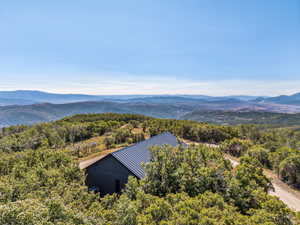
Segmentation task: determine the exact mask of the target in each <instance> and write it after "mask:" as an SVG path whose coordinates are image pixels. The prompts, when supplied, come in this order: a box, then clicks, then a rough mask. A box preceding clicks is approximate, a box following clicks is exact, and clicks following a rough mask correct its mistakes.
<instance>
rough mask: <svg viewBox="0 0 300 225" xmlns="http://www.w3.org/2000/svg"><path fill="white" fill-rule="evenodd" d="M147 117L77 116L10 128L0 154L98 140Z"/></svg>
mask: <svg viewBox="0 0 300 225" xmlns="http://www.w3.org/2000/svg"><path fill="white" fill-rule="evenodd" d="M147 119H148V118H147V117H144V116H139V115H130V114H111V113H108V114H91V115H78V116H74V117H69V118H65V119H63V120H60V121H56V122H50V123H42V124H37V125H34V126H13V127H8V128H3V129H2V130H1V132H0V151H4V152H11V151H23V150H26V149H39V148H53V149H55V148H61V147H64V146H66V145H67V144H72V143H76V142H80V141H83V140H86V139H89V138H91V137H94V136H101V135H103V134H105V133H107V132H110V131H112V130H114V129H117V128H120V127H121V126H123V125H124V124H127V122H128V121H131V122H132V124H136V123H138V122H139V121H141V120H147Z"/></svg>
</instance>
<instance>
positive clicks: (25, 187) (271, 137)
mask: <svg viewBox="0 0 300 225" xmlns="http://www.w3.org/2000/svg"><path fill="white" fill-rule="evenodd" d="M164 131H170V132H172V133H173V134H175V135H176V136H178V137H179V138H182V139H187V140H190V141H194V142H199V143H200V142H203V143H211V144H218V145H219V146H220V148H212V147H208V146H206V145H201V144H200V145H197V146H196V145H191V146H190V147H188V148H185V149H183V148H182V147H177V148H174V147H171V146H164V147H153V148H152V149H151V152H152V160H151V161H150V162H149V163H147V164H145V165H144V168H145V171H146V176H145V178H143V179H142V180H137V179H135V178H133V177H131V178H130V179H129V182H128V184H127V186H126V188H125V189H124V190H123V192H122V193H121V194H120V195H116V194H114V195H107V196H105V197H103V198H100V196H99V194H97V193H93V192H89V191H88V188H87V187H86V186H85V174H84V171H82V170H80V169H79V168H78V157H81V156H82V155H84V154H85V152H86V150H85V148H82V147H81V148H78V147H77V146H78V145H80V144H82V143H85V141H86V140H89V139H93V138H95V137H96V138H97V137H103V140H105V143H106V144H107V146H106V147H111V146H113V145H119V144H122V143H125V144H126V143H127V144H131V143H134V142H138V141H140V140H143V139H144V138H147V137H149V136H153V135H156V134H159V133H161V132H164ZM299 137H300V132H299V130H297V129H295V128H285V129H269V128H265V127H260V126H253V125H247V126H218V125H211V124H207V123H198V122H191V121H180V120H169V119H155V118H151V117H145V116H140V115H130V114H92V115H77V116H73V117H67V118H65V119H62V120H59V121H55V122H50V123H43V124H38V125H33V126H14V127H7V128H3V129H2V131H1V133H0V157H1V161H0V175H1V176H0V224H22V225H27V224H28V225H29V224H122V225H123V224H124V225H125V224H128V225H134V224H203V225H204V224H205V225H206V224H241V225H242V224H264V225H271V224H278V225H281V224H300V216H299V214H298V215H297V214H296V213H295V212H293V211H291V210H290V209H288V208H287V206H286V205H285V204H284V203H283V202H281V201H280V200H278V199H277V198H276V197H272V196H270V195H268V194H267V192H268V191H269V190H272V188H273V187H272V184H271V182H270V180H269V179H268V178H267V177H265V175H264V174H263V167H266V168H269V169H272V170H274V171H275V172H276V173H277V174H278V176H279V177H280V178H281V179H282V180H283V181H285V182H287V183H288V184H290V185H293V186H297V185H299V184H300V179H299V174H300V170H299V168H300V166H299V163H300V160H299V156H300V155H299V147H300V143H299ZM108 139H109V140H108ZM109 141H110V142H109ZM96 145H97V143H96ZM80 146H81V145H80ZM88 147H89V146H88ZM224 152H225V153H227V154H231V155H233V156H236V157H240V161H241V163H240V165H238V166H237V167H236V168H234V169H233V168H232V166H231V164H230V162H229V161H228V160H226V159H225V158H224V157H223V153H224ZM170 153H172V154H170ZM84 156H85V155H84Z"/></svg>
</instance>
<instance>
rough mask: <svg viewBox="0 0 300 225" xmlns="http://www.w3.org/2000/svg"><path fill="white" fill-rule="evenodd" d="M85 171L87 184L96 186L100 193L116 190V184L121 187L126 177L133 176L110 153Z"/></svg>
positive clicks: (110, 192) (125, 181) (126, 179)
mask: <svg viewBox="0 0 300 225" xmlns="http://www.w3.org/2000/svg"><path fill="white" fill-rule="evenodd" d="M86 172H87V184H88V186H89V187H95V186H96V187H98V188H99V190H100V194H101V195H105V194H112V193H115V192H117V190H116V188H118V186H119V187H120V188H123V187H124V186H125V184H126V183H127V181H128V177H129V176H134V175H133V174H132V173H131V172H130V171H129V170H128V169H127V168H126V167H125V166H123V165H122V164H121V163H120V162H119V161H118V160H116V159H115V158H114V157H113V156H111V155H108V156H107V157H105V158H104V159H102V160H100V161H98V162H97V163H95V164H93V165H91V166H90V167H88V168H87V171H86Z"/></svg>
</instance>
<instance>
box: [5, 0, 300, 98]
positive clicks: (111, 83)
mask: <svg viewBox="0 0 300 225" xmlns="http://www.w3.org/2000/svg"><path fill="white" fill-rule="evenodd" d="M15 89H37V90H44V91H51V92H61V93H70V92H72V93H89V94H182V93H185V94H209V95H231V94H251V95H277V94H291V93H294V92H298V91H300V1H299V0H285V1H283V0H264V1H262V0H246V1H245V0H186V1H182V0H168V1H167V0H151V1H150V0H147V1H146V0H126V1H124V0H119V1H117V0H110V1H101V0H72V1H71V0H51V1H40V0H35V1H34V0H26V1H21V0H10V1H5V2H2V3H1V7H0V90H15Z"/></svg>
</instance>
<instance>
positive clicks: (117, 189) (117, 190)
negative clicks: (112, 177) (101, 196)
mask: <svg viewBox="0 0 300 225" xmlns="http://www.w3.org/2000/svg"><path fill="white" fill-rule="evenodd" d="M115 182H116V193H120V192H121V182H120V180H116V181H115Z"/></svg>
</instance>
